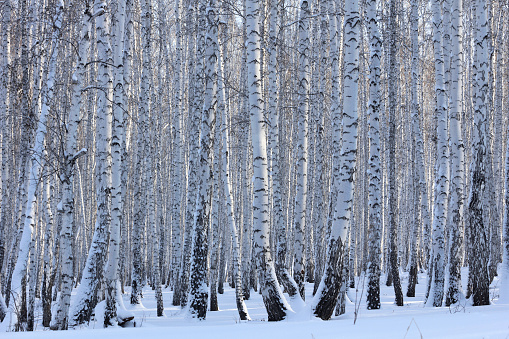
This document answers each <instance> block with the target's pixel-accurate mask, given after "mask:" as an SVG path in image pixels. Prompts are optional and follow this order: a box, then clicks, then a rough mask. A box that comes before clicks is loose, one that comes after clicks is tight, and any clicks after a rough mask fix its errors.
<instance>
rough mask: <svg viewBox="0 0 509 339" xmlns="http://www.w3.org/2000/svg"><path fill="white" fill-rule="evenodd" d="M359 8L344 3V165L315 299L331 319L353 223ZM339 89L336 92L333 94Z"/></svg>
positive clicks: (319, 311)
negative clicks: (322, 273)
mask: <svg viewBox="0 0 509 339" xmlns="http://www.w3.org/2000/svg"><path fill="white" fill-rule="evenodd" d="M359 26H360V19H359V9H358V2H357V1H356V0H354V1H351V2H347V3H346V4H345V27H344V28H345V41H344V48H345V79H344V92H343V93H344V106H343V126H344V127H343V142H342V146H341V161H342V164H341V169H340V172H339V176H338V182H337V183H336V184H335V185H336V187H335V189H337V191H336V192H335V193H333V194H337V202H336V206H335V209H334V219H333V222H332V230H331V234H330V239H329V249H328V254H327V264H326V268H325V273H324V275H323V277H322V281H321V283H320V287H318V290H317V292H316V295H315V299H314V300H313V304H312V308H313V312H314V314H315V315H316V316H317V317H319V318H321V319H323V320H328V319H330V317H331V316H332V313H333V311H334V308H335V306H336V303H337V300H338V296H339V292H340V288H341V281H342V279H344V278H345V277H342V275H343V272H342V263H343V257H344V250H345V241H346V238H347V235H348V230H349V227H350V223H351V211H352V207H353V190H354V185H353V182H354V174H355V169H356V158H357V120H358V112H357V99H358V93H357V92H358V79H359V73H358V72H359V68H358V67H359V44H358V39H359ZM334 94H336V93H333V95H334Z"/></svg>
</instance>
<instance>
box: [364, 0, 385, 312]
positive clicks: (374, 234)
mask: <svg viewBox="0 0 509 339" xmlns="http://www.w3.org/2000/svg"><path fill="white" fill-rule="evenodd" d="M376 5H377V1H376V0H371V1H369V2H368V4H367V23H368V30H369V39H370V65H369V67H370V69H369V72H370V74H369V82H370V87H369V89H370V90H369V104H368V115H369V124H370V125H369V141H370V144H369V147H370V148H369V161H370V163H369V171H370V172H369V222H370V225H369V267H368V270H369V275H368V294H367V303H368V306H367V307H368V310H370V309H379V308H380V262H381V258H380V252H381V236H382V220H381V213H380V202H381V201H380V196H381V194H380V193H381V192H380V191H381V180H380V179H381V178H380V174H381V172H380V133H379V115H380V57H381V53H382V41H381V40H380V34H379V32H378V20H377V16H376Z"/></svg>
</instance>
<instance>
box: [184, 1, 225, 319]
mask: <svg viewBox="0 0 509 339" xmlns="http://www.w3.org/2000/svg"><path fill="white" fill-rule="evenodd" d="M215 11H216V8H215V1H214V0H211V1H210V3H209V4H208V7H206V5H205V3H204V2H202V3H200V9H199V12H200V13H199V20H200V23H199V29H200V30H205V29H207V35H206V39H205V40H206V41H205V46H206V47H205V93H204V103H203V113H202V119H201V128H200V144H199V153H198V163H197V167H198V187H197V196H196V212H195V215H194V223H193V248H192V256H191V275H190V282H189V285H190V290H189V313H190V316H191V317H193V318H197V319H200V320H204V319H205V317H206V315H207V299H208V287H207V253H208V242H207V230H208V229H209V224H210V211H211V199H212V188H213V181H214V173H213V170H212V167H213V166H212V161H213V157H214V154H213V150H214V130H215V120H216V105H217V59H218V57H217V51H218V47H217V39H218V36H217V33H218V31H217V28H218V27H217V25H218V22H217V16H216V12H215ZM206 21H207V22H208V25H206ZM202 43H203V42H199V45H200V44H202Z"/></svg>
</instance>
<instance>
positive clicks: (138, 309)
mask: <svg viewBox="0 0 509 339" xmlns="http://www.w3.org/2000/svg"><path fill="white" fill-rule="evenodd" d="M464 273H465V274H463V276H464V277H466V276H467V274H466V272H464ZM407 281H408V279H407V275H406V274H404V273H403V275H402V285H403V291H404V292H406V285H407ZM382 282H384V279H383V278H382ZM497 284H498V279H497V278H495V280H494V281H493V284H492V286H491V288H490V296H491V298H492V305H490V306H482V307H473V306H471V305H469V302H468V301H466V302H464V303H463V305H457V306H454V307H440V308H433V307H424V303H423V299H424V289H425V285H426V275H425V274H420V275H419V284H418V285H417V288H416V297H415V298H407V297H405V298H404V306H403V307H397V306H396V305H395V304H394V291H393V288H392V287H387V286H385V284H382V286H381V301H382V307H381V309H380V310H371V311H368V310H367V309H366V289H364V290H362V288H360V289H359V290H358V291H356V290H355V289H351V290H350V291H349V295H350V299H351V300H352V301H351V302H348V301H347V305H346V314H344V315H341V316H337V317H333V318H332V319H331V320H329V321H322V320H319V319H317V318H315V317H313V316H312V315H311V312H310V309H309V307H308V306H307V307H306V306H303V305H298V304H294V305H293V307H294V309H295V310H296V313H295V314H291V315H290V316H289V317H288V319H286V320H284V321H281V322H267V321H266V319H267V313H266V312H265V308H264V305H263V301H262V298H261V295H260V294H258V293H257V292H254V291H253V292H252V293H251V299H250V300H248V301H246V304H247V307H248V310H249V314H250V317H251V319H252V320H251V321H240V320H239V316H238V313H237V309H236V306H235V291H234V290H233V289H231V288H229V287H228V288H227V289H226V290H225V293H224V294H223V295H218V303H219V309H220V311H218V312H208V313H207V319H206V320H205V321H197V320H193V319H189V318H188V317H186V314H185V312H182V311H181V310H180V307H176V306H171V300H172V295H173V292H171V291H170V290H169V289H166V290H164V289H163V297H164V305H165V311H164V312H165V314H164V316H163V317H159V318H158V317H157V316H156V303H155V299H154V292H153V291H152V290H151V289H150V288H148V287H147V288H146V289H145V290H144V298H143V305H142V306H141V305H140V306H135V307H133V306H131V305H129V295H128V294H125V295H124V300H125V304H126V307H127V308H128V309H129V310H130V311H131V312H132V313H134V315H135V321H136V327H134V328H133V327H131V328H108V329H103V328H102V322H101V319H99V318H97V319H95V320H93V321H92V322H91V323H90V324H89V325H87V326H83V327H81V328H80V329H74V330H71V331H72V333H69V332H68V331H61V332H54V331H49V330H45V329H43V327H42V326H41V323H40V322H41V319H40V318H41V316H40V315H39V317H38V326H37V329H36V331H35V332H25V333H5V332H4V333H0V338H20V339H21V338H37V339H42V338H48V339H50V338H51V339H60V338H61V339H66V338H69V337H72V338H73V339H90V338H91V337H90V336H93V338H94V339H96V338H97V339H99V338H107V339H117V338H118V339H144V338H151V339H155V338H201V339H209V338H211V339H215V338H218V339H219V338H221V339H227V338H235V339H249V338H256V339H270V338H279V339H285V338H292V339H297V338H306V339H321V338H330V339H333V338H356V339H358V338H426V339H427V338H509V304H498V303H497V298H498V297H497V296H498V288H497ZM360 285H361V286H362V284H360ZM463 286H466V281H464V282H463ZM312 291H313V285H312V284H308V285H307V286H306V300H307V301H308V304H309V301H311V300H312ZM356 300H357V302H356ZM359 300H360V304H359V302H358V301H359ZM100 307H101V304H99V306H98V308H100ZM299 308H300V309H299ZM356 309H357V310H358V312H357V319H356V322H355V323H354V319H355V310H356ZM97 313H98V314H100V311H99V310H97Z"/></svg>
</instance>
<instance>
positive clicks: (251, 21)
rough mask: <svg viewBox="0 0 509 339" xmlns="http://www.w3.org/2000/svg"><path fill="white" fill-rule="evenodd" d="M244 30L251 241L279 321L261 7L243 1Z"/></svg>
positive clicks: (281, 302) (282, 309)
mask: <svg viewBox="0 0 509 339" xmlns="http://www.w3.org/2000/svg"><path fill="white" fill-rule="evenodd" d="M246 30H247V69H248V72H247V73H248V74H247V86H248V93H249V103H248V105H249V112H250V114H251V137H252V147H253V175H254V182H253V185H254V187H253V189H254V198H253V238H254V255H255V258H256V266H257V268H258V271H259V273H260V284H261V286H260V289H261V293H262V298H263V301H264V304H265V308H266V309H267V314H268V320H269V321H278V320H282V319H284V318H285V317H286V315H287V313H288V312H289V310H290V307H289V305H288V303H287V302H286V300H285V297H284V296H283V293H282V291H281V288H280V286H279V284H278V282H277V278H276V272H275V269H274V263H273V261H272V256H271V253H270V243H269V234H270V229H269V225H270V219H269V196H268V192H267V187H268V163H267V162H268V159H267V144H266V140H267V123H266V120H265V118H264V115H263V97H262V84H261V69H260V58H261V35H260V33H261V32H260V4H259V3H258V2H257V1H255V0H246Z"/></svg>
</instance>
